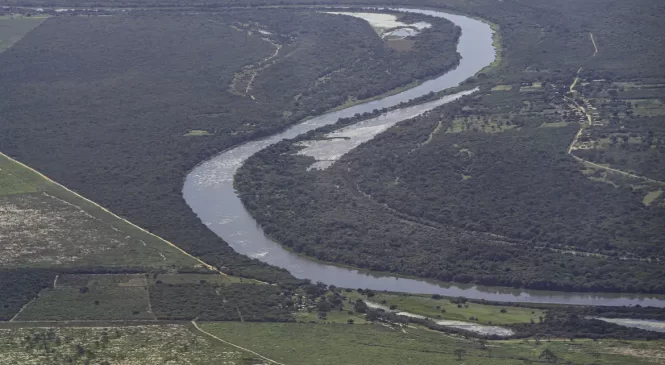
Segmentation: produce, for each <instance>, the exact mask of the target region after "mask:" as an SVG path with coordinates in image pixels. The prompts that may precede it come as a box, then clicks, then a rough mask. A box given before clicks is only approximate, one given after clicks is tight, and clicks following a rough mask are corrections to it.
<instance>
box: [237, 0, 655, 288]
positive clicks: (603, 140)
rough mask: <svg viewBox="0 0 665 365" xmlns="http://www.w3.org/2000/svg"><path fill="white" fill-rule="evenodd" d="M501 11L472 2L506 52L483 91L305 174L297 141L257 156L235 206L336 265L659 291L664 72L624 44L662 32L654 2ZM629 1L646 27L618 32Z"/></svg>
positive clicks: (485, 76)
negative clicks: (594, 9)
mask: <svg viewBox="0 0 665 365" xmlns="http://www.w3.org/2000/svg"><path fill="white" fill-rule="evenodd" d="M503 5H504V4H502V5H501V6H494V5H489V4H488V6H487V8H485V9H483V10H478V9H474V10H473V11H472V13H473V14H477V15H478V16H481V17H483V18H486V19H489V20H491V21H493V22H495V23H496V24H498V25H499V30H500V38H499V40H500V43H499V45H500V46H501V47H502V48H501V50H502V54H501V58H500V62H499V63H498V64H496V65H494V66H492V67H491V68H489V69H487V70H484V72H481V73H480V74H478V75H476V77H473V78H471V79H469V80H468V81H467V82H466V85H467V86H468V87H472V86H479V87H480V88H481V91H480V92H479V93H477V94H476V95H474V96H470V97H466V98H463V99H461V100H460V101H458V102H456V103H451V104H448V105H445V106H443V107H441V108H439V109H438V110H434V111H432V112H430V113H428V114H427V115H424V116H421V117H418V118H414V119H413V120H409V121H405V122H403V123H401V124H399V125H397V126H395V127H393V128H391V129H389V130H388V131H386V132H384V133H382V134H380V135H378V136H377V137H376V138H375V139H373V140H372V141H370V142H368V143H366V144H363V145H361V146H360V147H358V148H357V149H356V150H354V151H351V152H350V153H349V154H347V155H345V156H343V157H342V158H341V159H340V160H339V161H338V162H337V163H336V164H335V165H333V166H332V167H330V168H329V169H327V170H324V171H317V170H309V171H307V170H306V168H307V167H308V166H310V165H311V164H312V159H311V158H307V157H304V156H300V155H296V154H297V152H298V151H299V149H300V148H301V147H299V146H298V145H295V144H292V143H290V142H284V143H281V144H278V145H275V146H272V147H270V148H268V149H266V150H264V151H261V152H260V153H258V154H256V155H255V156H253V157H251V158H250V159H249V160H248V161H247V163H246V164H245V165H244V166H243V167H242V169H241V170H240V171H239V173H238V175H237V176H236V187H237V188H238V190H239V192H240V194H241V198H242V200H243V202H244V203H245V205H246V207H247V208H248V209H249V210H250V211H251V212H252V214H253V215H254V216H255V217H256V219H257V221H258V222H259V223H260V224H261V225H262V227H263V228H264V230H265V231H266V232H267V233H268V234H270V236H271V237H273V238H275V239H276V240H277V241H279V242H280V243H282V244H284V245H285V246H287V247H289V248H291V249H293V250H294V251H296V252H299V253H302V254H304V255H307V256H312V257H315V258H317V259H319V260H323V261H328V262H332V263H340V264H345V265H352V266H356V267H360V268H365V269H370V270H375V271H384V272H394V273H400V274H406V275H411V276H418V277H427V278H434V279H439V280H444V281H456V282H461V283H479V284H486V285H503V286H512V287H527V288H534V289H546V290H575V291H614V292H620V291H623V292H652V293H665V286H663V285H662V283H663V282H665V271H663V269H662V265H660V261H661V260H662V259H663V257H665V251H663V247H665V242H664V241H663V238H664V237H665V231H664V227H665V226H664V225H663V223H662V222H663V219H662V215H663V212H662V209H663V203H662V202H663V200H662V199H663V198H662V195H659V194H658V193H657V192H658V191H660V190H662V181H659V180H657V179H658V176H660V175H661V171H662V166H664V165H663V164H662V163H660V162H661V160H662V158H661V150H662V148H661V147H662V146H661V145H662V143H661V139H662V138H661V136H660V134H661V127H660V125H662V123H661V122H662V116H661V115H659V113H660V111H659V110H660V109H659V106H660V105H661V104H660V103H659V102H658V98H662V90H663V89H662V88H661V87H660V86H658V85H659V83H661V82H662V80H663V79H664V78H665V75H663V73H662V69H660V70H659V69H657V68H656V67H654V64H655V63H658V62H660V61H655V60H656V59H657V58H658V57H655V55H654V54H653V50H652V49H650V48H649V44H650V42H651V41H646V42H645V43H642V42H637V43H635V42H629V43H631V47H638V48H640V49H642V50H643V52H640V55H639V57H635V56H631V55H629V54H628V53H627V50H626V49H623V48H621V46H620V44H621V42H617V40H618V39H626V40H628V39H630V38H632V37H633V36H634V33H633V32H636V33H640V34H644V37H647V38H649V37H652V36H653V37H655V38H660V37H661V36H660V35H658V36H656V34H660V32H659V31H658V29H659V28H658V26H656V23H655V18H654V17H652V16H650V13H649V11H651V10H653V9H652V5H653V4H647V3H641V4H640V5H639V6H638V8H639V9H638V10H636V8H635V7H627V6H623V5H618V4H614V5H612V6H610V7H609V8H608V9H607V11H606V17H604V19H588V18H586V17H585V18H584V19H581V18H578V17H579V16H580V15H579V14H580V13H578V12H577V11H578V10H579V11H581V10H582V8H584V7H586V6H591V5H590V3H588V2H585V3H584V5H582V4H577V5H574V6H573V5H570V4H567V5H566V6H562V7H560V8H557V9H556V10H554V7H555V5H553V3H545V2H536V3H530V5H529V7H528V8H529V9H530V10H527V9H524V7H523V6H520V10H517V9H515V13H514V14H517V13H519V14H521V15H520V21H518V22H514V21H513V20H511V17H512V15H510V14H509V13H504V11H506V12H507V8H508V7H509V6H508V7H506V8H504V7H503ZM568 5H570V6H568ZM448 6H450V7H453V8H455V9H460V8H465V5H462V4H459V3H457V2H453V3H452V4H450V5H448ZM577 6H579V7H580V8H577V10H573V8H575V7H577ZM499 8H501V9H499ZM489 9H492V10H491V11H490V10H489ZM535 9H540V10H542V12H541V13H539V14H535V13H531V11H532V10H533V11H536V10H535ZM650 9H651V10H650ZM549 11H552V13H549ZM635 11H636V12H638V13H639V14H640V15H639V16H640V19H643V20H644V22H640V24H639V26H637V27H629V29H630V31H626V32H624V31H623V30H621V31H618V28H617V27H616V24H619V23H621V22H625V19H626V17H627V14H629V13H630V14H632V15H634V12H635ZM481 13H482V14H481ZM554 13H556V14H559V15H561V14H564V13H565V14H566V15H565V17H566V18H567V19H569V20H570V21H567V22H565V23H564V24H562V23H561V22H559V21H558V20H555V18H556V17H550V15H551V14H554ZM562 16H563V15H562ZM536 19H537V21H536ZM609 19H614V21H616V23H613V22H612V21H609ZM531 21H536V23H537V24H533V23H531ZM518 24H519V25H518ZM582 24H584V26H582ZM509 25H510V29H506V26H509ZM518 28H519V29H518ZM527 29H531V32H530V33H528V31H527ZM527 33H528V34H527ZM610 34H611V35H610ZM555 38H556V39H555ZM564 39H565V41H564ZM560 42H564V43H560ZM564 44H565V45H564ZM598 49H600V50H599V51H598ZM649 59H651V60H652V61H653V62H655V63H654V64H652V63H650V62H649V61H647V60H649ZM619 60H621V61H620V62H619ZM575 75H576V76H575ZM573 80H576V81H575V82H574V81H573ZM638 99H639V100H640V102H635V101H636V100H638ZM603 103H604V104H606V106H604V107H603V106H602V105H601V104H603ZM626 103H630V106H627V104H626ZM636 105H637V106H636ZM612 108H614V109H612ZM344 123H346V121H344ZM340 124H341V123H340ZM580 128H582V131H581V132H580V133H579V134H578V132H579V131H580ZM326 130H330V128H327V129H326ZM317 136H319V133H317V132H314V133H310V134H309V135H308V136H306V137H300V139H312V138H314V139H315V138H317ZM613 140H617V142H616V143H614V142H612V141H613ZM582 143H585V144H586V145H587V146H589V145H591V146H593V148H586V149H582V148H578V147H579V145H580V144H582ZM580 157H581V159H580ZM585 159H588V160H589V161H585ZM608 164H609V166H608ZM608 167H609V168H608ZM612 169H624V170H625V171H623V172H622V171H621V170H618V171H615V170H612Z"/></svg>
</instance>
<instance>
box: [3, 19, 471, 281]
mask: <svg viewBox="0 0 665 365" xmlns="http://www.w3.org/2000/svg"><path fill="white" fill-rule="evenodd" d="M435 23H436V24H435V26H433V27H431V28H429V29H427V30H425V31H423V33H422V34H421V36H420V38H419V39H421V40H420V41H419V42H417V44H415V45H414V47H413V49H412V50H411V51H408V52H399V51H395V50H393V49H392V48H390V47H388V46H387V45H386V44H384V42H383V40H381V39H380V38H378V37H377V35H376V33H375V32H374V31H373V30H372V28H371V27H370V26H369V25H368V24H367V22H365V21H363V20H361V19H356V18H352V17H344V16H336V15H328V14H322V13H319V12H313V11H309V10H295V11H293V10H280V9H270V10H257V11H236V12H223V13H215V14H212V13H200V14H175V13H168V12H166V13H162V12H148V13H146V14H141V13H138V14H133V13H132V14H129V15H121V14H116V15H114V16H107V17H90V18H85V17H76V16H73V17H53V18H50V19H47V20H46V21H45V22H43V23H42V25H41V26H39V27H37V28H36V29H34V30H33V31H32V32H31V33H29V34H28V35H27V36H26V37H24V38H23V39H22V40H21V41H20V42H18V43H16V44H15V45H14V46H13V47H12V48H10V49H8V50H7V51H5V52H4V53H3V54H2V56H1V57H0V65H1V66H0V78H1V79H2V80H3V81H2V83H1V85H0V95H2V98H0V113H2V115H3V121H4V122H3V123H2V124H0V144H1V145H2V150H3V152H5V153H7V154H9V155H11V156H13V157H15V158H17V159H19V160H20V161H23V162H25V163H27V164H29V165H30V166H32V167H35V168H37V169H38V170H40V171H42V172H43V173H45V174H46V175H48V176H50V177H52V178H53V179H54V180H56V181H59V182H61V183H63V184H65V185H66V186H67V187H69V188H72V189H73V190H75V191H77V192H80V193H82V194H83V195H85V196H86V197H88V198H90V199H92V200H94V201H96V202H98V203H100V204H101V205H103V206H105V207H108V208H109V209H111V210H112V211H113V212H115V213H117V214H119V215H120V216H123V217H126V218H128V219H130V220H131V221H132V222H134V223H136V224H137V225H139V226H141V227H144V228H146V229H148V230H149V231H151V232H154V233H156V234H158V235H159V236H161V237H164V238H166V239H167V240H169V241H172V242H175V243H176V244H177V245H178V246H179V247H181V248H183V249H184V250H186V251H188V252H189V253H191V254H193V255H195V256H197V257H199V258H201V259H202V260H204V261H205V262H207V263H210V264H212V265H214V266H216V267H220V268H221V267H224V268H225V271H226V272H228V273H234V274H238V275H242V276H245V277H255V278H260V279H261V280H264V281H270V282H277V281H279V282H286V281H293V280H294V279H293V277H292V276H291V275H290V274H289V273H288V272H286V271H284V270H279V269H277V268H274V267H271V266H268V265H266V264H263V263H261V262H260V261H258V260H254V259H250V258H248V257H245V256H242V255H238V254H236V253H235V252H234V251H233V250H232V249H231V248H230V247H229V246H227V245H226V244H225V243H224V242H223V241H222V240H221V239H220V238H218V237H217V236H215V235H214V234H213V233H212V232H210V231H209V230H208V229H207V228H206V227H205V225H204V224H203V223H202V222H200V221H199V220H198V218H197V217H196V215H195V214H194V213H193V212H192V211H191V209H190V208H189V207H188V206H187V205H186V203H185V202H184V200H183V199H182V197H181V194H180V191H181V188H182V187H181V184H182V179H183V178H184V176H185V174H186V173H187V171H188V170H189V169H191V168H192V167H194V166H195V165H196V164H197V163H199V162H200V161H201V160H203V159H205V158H206V157H209V156H211V155H214V154H215V153H217V152H219V151H221V150H224V149H226V148H228V147H230V146H233V145H236V144H238V143H241V142H243V141H247V140H250V139H255V138H259V137H261V136H265V135H269V134H272V133H274V132H275V131H277V130H279V129H282V128H284V127H285V126H287V125H289V124H292V123H295V122H297V121H299V120H301V119H303V118H304V117H306V116H309V115H316V114H319V113H322V112H323V111H325V110H328V109H332V108H334V107H337V106H339V105H341V104H344V103H346V102H347V101H348V100H354V99H362V98H366V97H369V96H373V95H377V94H381V93H382V92H385V91H388V90H390V89H393V88H395V87H398V86H403V85H407V84H410V83H412V82H414V80H418V79H423V78H427V77H430V76H432V75H437V74H441V73H443V72H444V71H446V70H447V69H449V68H451V67H453V66H454V65H455V64H456V63H457V60H458V57H459V56H458V55H457V54H456V52H455V47H456V42H457V37H458V33H459V31H458V30H457V29H455V28H454V26H453V24H452V23H450V22H447V21H436V22H435ZM259 30H263V31H264V32H270V33H271V34H262V33H259ZM333 34H334V36H331V35H333ZM278 47H279V48H278ZM229 49H233V50H236V51H234V52H228V50H229ZM276 51H278V55H277V57H276V58H274V60H272V61H267V62H268V63H265V62H264V63H262V62H263V61H262V60H266V59H268V58H270V57H272V55H274V54H275V52H276ZM27 60H30V62H27ZM102 60H103V62H102ZM219 60H224V61H223V62H220V61H219ZM270 62H272V63H270ZM38 65H39V66H38ZM47 65H48V66H47ZM241 71H242V72H247V73H252V72H258V76H256V75H255V76H254V78H253V82H251V88H250V91H249V94H251V95H249V94H248V95H241V93H239V92H238V88H237V87H236V88H235V89H236V90H235V92H232V91H233V90H231V88H232V86H233V83H234V81H238V80H240V81H239V82H241V83H243V82H244V83H245V84H244V85H247V84H248V83H249V81H248V80H246V78H244V76H242V75H241V76H238V75H237V73H238V72H241ZM380 74H390V75H391V76H390V77H387V78H384V77H377V75H380ZM237 76H238V78H236V77H237ZM250 78H251V77H250ZM236 86H237V85H236ZM240 90H241V91H244V90H247V87H246V86H245V87H244V88H242V87H241V88H240ZM192 130H195V131H206V133H198V134H197V133H194V134H192V133H191V131H192Z"/></svg>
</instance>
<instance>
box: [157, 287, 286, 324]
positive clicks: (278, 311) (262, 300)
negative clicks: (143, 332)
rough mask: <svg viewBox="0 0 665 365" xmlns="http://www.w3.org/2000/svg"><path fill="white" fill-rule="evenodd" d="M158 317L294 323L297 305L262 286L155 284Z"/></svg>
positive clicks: (278, 292) (278, 291)
mask: <svg viewBox="0 0 665 365" xmlns="http://www.w3.org/2000/svg"><path fill="white" fill-rule="evenodd" d="M149 290H150V301H151V303H152V308H153V311H154V312H155V316H157V318H159V319H165V320H174V319H175V320H182V319H186V320H192V319H195V318H198V319H200V320H202V321H249V322H263V321H266V322H288V321H293V320H294V319H293V315H292V311H293V302H292V301H291V297H290V296H284V295H282V290H283V289H281V288H278V287H275V286H270V285H258V284H230V285H225V286H219V285H212V284H208V283H200V284H165V283H155V284H154V285H151V286H150V287H149Z"/></svg>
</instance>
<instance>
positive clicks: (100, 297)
mask: <svg viewBox="0 0 665 365" xmlns="http://www.w3.org/2000/svg"><path fill="white" fill-rule="evenodd" d="M141 319H143V320H146V319H155V316H154V315H153V313H152V311H151V309H150V298H149V296H148V285H147V281H146V277H145V275H144V274H135V275H62V276H58V277H57V279H54V287H52V288H48V289H45V290H43V291H41V292H40V293H39V296H38V297H37V298H36V299H35V300H34V301H32V302H30V304H28V305H26V307H25V308H24V309H23V310H22V311H21V313H20V314H19V315H18V316H17V317H16V318H15V320H17V321H55V320H59V321H63V320H141Z"/></svg>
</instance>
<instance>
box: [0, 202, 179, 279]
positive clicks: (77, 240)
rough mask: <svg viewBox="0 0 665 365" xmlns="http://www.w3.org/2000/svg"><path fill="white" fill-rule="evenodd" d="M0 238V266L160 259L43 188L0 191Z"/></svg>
mask: <svg viewBox="0 0 665 365" xmlns="http://www.w3.org/2000/svg"><path fill="white" fill-rule="evenodd" d="M0 242H2V244H1V245H0V267H3V266H4V267H15V266H22V265H24V266H33V267H34V266H39V267H46V266H54V265H58V266H61V265H69V266H71V264H73V263H76V262H81V261H84V262H85V263H90V264H98V265H102V266H109V265H111V266H115V265H118V266H121V265H128V266H129V265H132V264H134V265H137V266H138V265H143V264H144V263H149V262H157V263H159V262H161V261H165V260H166V259H165V257H163V256H161V255H160V254H159V252H158V251H155V250H148V249H147V247H146V246H144V244H143V243H142V242H141V241H140V240H136V239H133V238H132V237H130V236H127V235H126V233H125V232H122V231H120V230H118V229H116V228H115V227H113V226H111V225H109V224H107V223H106V222H103V221H102V220H100V219H98V218H96V217H94V216H92V215H90V214H89V213H87V212H86V211H84V210H83V209H81V208H80V207H78V206H75V205H73V204H70V203H68V202H66V201H64V200H61V199H59V198H56V197H54V196H51V195H49V194H46V193H31V194H14V195H5V196H0ZM139 254H140V256H137V255H139ZM102 256H104V257H102Z"/></svg>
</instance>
